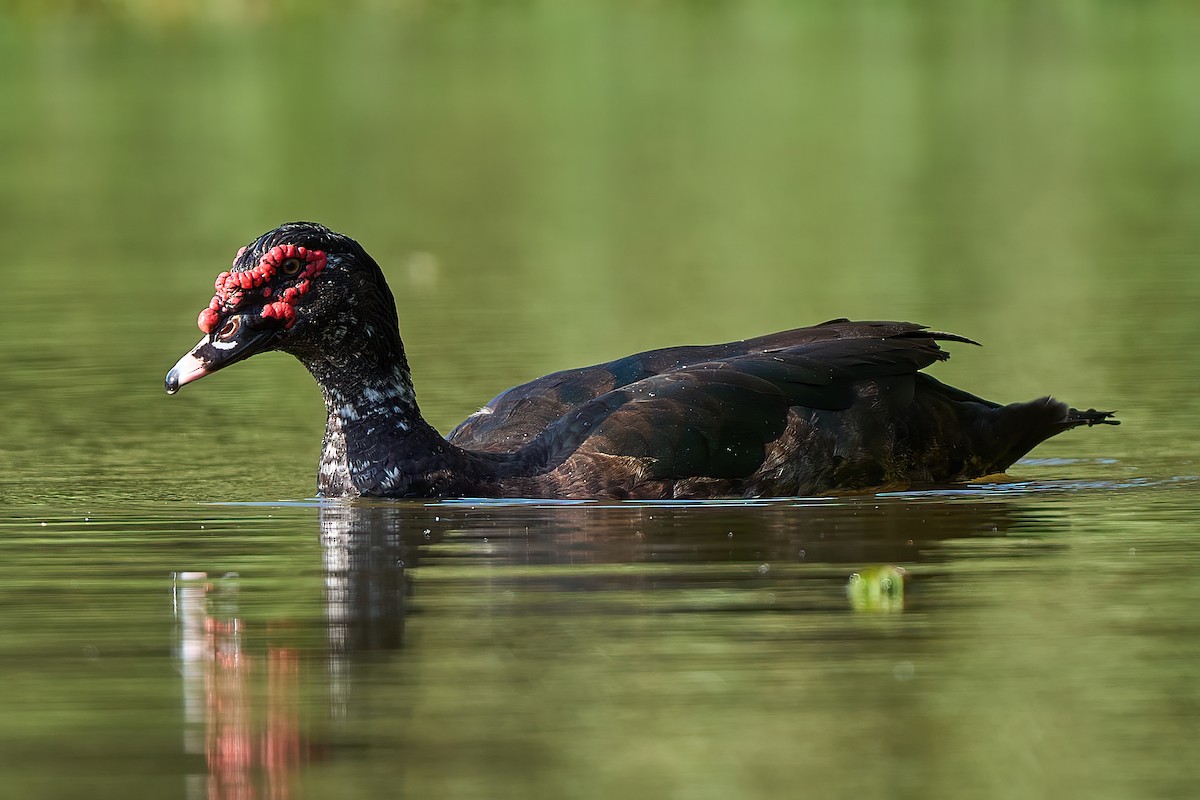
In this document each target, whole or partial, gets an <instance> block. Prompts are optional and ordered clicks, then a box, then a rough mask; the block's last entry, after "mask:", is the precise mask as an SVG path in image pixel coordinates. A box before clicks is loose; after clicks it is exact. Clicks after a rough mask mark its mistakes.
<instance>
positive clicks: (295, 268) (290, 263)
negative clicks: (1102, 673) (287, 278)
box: [279, 258, 303, 275]
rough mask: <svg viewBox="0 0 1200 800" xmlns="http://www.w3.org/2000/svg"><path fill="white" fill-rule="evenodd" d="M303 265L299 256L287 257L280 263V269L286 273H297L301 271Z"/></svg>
mask: <svg viewBox="0 0 1200 800" xmlns="http://www.w3.org/2000/svg"><path fill="white" fill-rule="evenodd" d="M302 266H303V264H301V263H300V259H298V258H285V259H284V260H283V263H282V264H280V265H279V271H280V272H282V273H283V274H284V275H295V274H296V273H297V272H299V271H300V268H301V267H302Z"/></svg>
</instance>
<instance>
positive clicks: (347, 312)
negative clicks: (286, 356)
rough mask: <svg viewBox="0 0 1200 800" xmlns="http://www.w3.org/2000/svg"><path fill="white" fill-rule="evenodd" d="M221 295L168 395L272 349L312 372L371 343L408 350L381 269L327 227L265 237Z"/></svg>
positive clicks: (222, 283)
mask: <svg viewBox="0 0 1200 800" xmlns="http://www.w3.org/2000/svg"><path fill="white" fill-rule="evenodd" d="M215 289H216V293H215V294H214V295H213V297H212V300H210V301H209V304H208V306H207V307H206V308H205V309H204V310H203V311H201V312H200V316H199V317H198V319H197V322H196V324H197V325H198V327H199V328H200V330H201V332H203V333H204V338H202V339H201V340H200V341H199V342H198V343H197V344H196V346H195V347H193V348H192V350H191V351H190V352H188V353H187V354H186V355H184V356H183V357H182V358H180V359H179V361H178V362H177V363H176V364H175V366H174V367H173V368H172V369H171V371H170V372H168V373H167V378H166V381H165V385H166V390H167V393H168V394H174V393H175V392H177V391H179V389H180V387H182V386H184V385H185V384H188V383H191V382H192V381H195V380H198V379H200V378H203V377H204V376H205V375H209V374H211V373H213V372H216V371H217V370H220V369H224V368H225V367H227V366H229V365H230V364H236V363H237V362H239V361H243V360H245V359H247V358H249V357H251V356H253V355H256V354H258V353H264V352H268V351H271V350H282V351H284V352H289V353H292V354H293V355H295V356H296V357H297V358H299V359H300V360H301V361H302V362H304V363H305V364H306V366H309V368H310V369H313V368H314V365H316V364H320V363H324V362H334V363H337V362H339V361H340V362H345V361H347V360H349V359H351V358H353V356H354V354H355V348H356V347H359V346H361V341H360V340H361V339H362V338H363V337H365V338H367V339H382V340H384V341H385V342H386V344H387V345H390V346H391V347H389V349H391V348H393V347H394V348H395V349H396V350H398V351H399V352H400V353H402V352H403V350H402V347H401V345H400V343H399V332H398V326H397V322H396V305H395V301H394V300H393V299H392V295H391V292H390V291H389V290H388V288H387V284H386V282H385V280H384V277H383V273H382V271H381V270H380V269H379V266H378V264H376V263H375V261H374V259H372V258H371V257H370V256H369V255H368V254H367V253H366V251H365V250H363V248H362V247H361V246H360V245H359V244H358V242H356V241H354V240H353V239H351V238H350V237H348V236H344V235H342V234H340V233H335V232H334V231H331V230H330V229H328V228H326V227H324V226H323V225H318V224H316V223H312V222H291V223H287V224H285V225H281V226H279V227H278V228H276V229H274V230H272V231H268V232H267V233H264V234H263V235H262V236H259V237H258V238H257V239H255V240H254V241H253V242H250V243H249V244H247V245H246V246H245V247H243V248H241V249H240V250H238V252H237V255H236V256H235V257H234V259H233V265H232V268H231V269H230V270H229V271H226V272H222V273H221V274H220V275H218V276H217V280H216V283H215ZM393 338H394V342H393V341H391V340H392V339H393Z"/></svg>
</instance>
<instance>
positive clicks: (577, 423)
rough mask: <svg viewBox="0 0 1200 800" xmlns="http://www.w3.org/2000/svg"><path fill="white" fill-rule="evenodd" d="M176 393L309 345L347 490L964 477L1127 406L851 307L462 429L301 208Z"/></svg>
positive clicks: (647, 366)
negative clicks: (982, 383)
mask: <svg viewBox="0 0 1200 800" xmlns="http://www.w3.org/2000/svg"><path fill="white" fill-rule="evenodd" d="M215 286H216V294H215V295H214V296H213V298H212V300H211V301H210V302H209V305H208V307H206V308H205V309H204V310H203V311H202V312H201V314H200V317H199V319H198V325H199V327H200V329H201V331H202V332H203V333H204V338H202V339H201V340H200V342H199V343H198V344H197V345H196V346H195V347H194V348H193V349H192V350H191V352H189V353H188V354H186V355H184V356H183V357H182V358H180V359H179V362H178V363H177V364H176V365H175V367H174V368H173V369H172V370H171V371H170V372H169V373H168V375H167V379H166V386H167V391H168V392H170V393H174V392H176V391H178V390H179V388H180V387H181V386H183V385H184V384H187V383H190V382H191V381H194V380H197V379H198V378H201V377H204V376H205V375H208V374H210V373H212V372H215V371H217V370H219V369H222V368H224V367H226V366H229V365H230V364H234V363H237V362H238V361H241V360H244V359H246V358H249V357H250V356H253V355H255V354H256V353H260V352H265V351H269V350H281V351H284V352H287V353H291V354H292V355H294V356H295V357H296V358H297V359H299V360H300V362H301V363H302V364H304V366H305V367H306V368H307V369H308V371H309V372H310V373H311V374H312V376H313V378H314V379H315V380H316V382H317V384H318V385H319V386H320V389H321V393H322V395H323V397H324V400H325V408H326V412H327V415H328V419H327V422H326V427H325V442H324V448H323V450H322V455H321V463H320V466H319V470H318V480H317V482H318V488H319V490H320V492H321V494H323V495H325V496H329V497H360V496H374V497H427V498H437V497H463V496H475V497H561V498H609V499H623V498H645V499H669V498H697V499H699V498H713V497H768V496H796V495H812V494H819V493H828V492H831V491H862V490H869V489H872V488H875V487H880V486H889V487H896V486H911V485H914V484H948V483H957V482H961V481H967V480H971V479H974V478H978V477H981V476H984V475H988V474H992V473H998V472H1002V471H1004V470H1005V469H1007V468H1008V467H1009V466H1010V465H1011V464H1013V463H1014V462H1015V461H1016V460H1017V459H1018V458H1020V457H1021V456H1022V455H1024V454H1025V453H1027V452H1028V451H1029V450H1030V449H1032V448H1033V447H1035V446H1036V445H1037V444H1038V443H1040V442H1042V441H1043V440H1045V439H1047V438H1049V437H1051V436H1054V435H1056V434H1058V433H1061V432H1062V431H1065V430H1069V429H1071V428H1075V427H1079V426H1092V425H1095V424H1102V423H1103V424H1117V422H1116V420H1114V419H1112V418H1111V416H1112V415H1111V413H1109V412H1104V411H1095V410H1093V409H1089V410H1087V411H1078V410H1076V409H1073V408H1069V407H1068V406H1066V405H1065V404H1063V403H1060V402H1058V401H1056V400H1052V399H1051V398H1049V397H1043V398H1040V399H1038V400H1032V401H1029V402H1025V403H1013V404H1010V405H1001V404H998V403H994V402H991V401H989V400H984V399H982V398H980V397H976V396H974V395H972V394H969V393H967V392H964V391H962V390H960V389H955V388H953V387H950V386H946V385H944V384H942V383H940V382H938V381H937V380H935V379H933V378H932V377H930V376H929V375H927V374H926V373H924V372H923V371H922V370H923V369H924V368H926V367H928V366H930V365H932V364H934V363H936V362H938V361H941V360H944V359H945V358H947V357H948V354H947V353H946V352H945V351H944V350H942V349H941V347H940V346H939V342H945V341H952V342H965V343H971V342H970V340H969V339H965V338H963V337H961V336H956V335H954V334H949V333H938V332H934V331H929V330H927V329H925V328H924V327H923V326H920V325H914V324H912V323H907V322H851V321H849V320H844V319H839V320H831V321H830V322H826V323H822V324H821V325H815V326H812V327H808V328H798V329H795V330H790V331H784V332H781V333H775V334H769V335H766V336H759V337H756V338H753V339H746V340H743V341H739V342H729V343H726V344H719V345H709V346H689V347H673V348H667V349H664V350H653V351H648V352H645V353H639V354H636V355H633V356H628V357H626V358H622V359H619V360H617V361H613V362H609V363H606V364H597V365H594V366H591V367H584V368H580V369H573V370H566V371H563V372H556V373H553V374H551V375H547V376H545V377H542V378H538V379H537V380H534V381H531V382H530V383H527V384H524V385H521V386H517V387H514V388H512V389H509V390H507V391H505V392H502V393H501V394H499V395H497V396H496V397H495V398H494V399H493V400H492V401H491V402H489V403H488V404H487V405H486V406H484V408H483V409H482V410H481V411H480V412H478V413H476V414H473V415H471V417H469V418H468V419H467V420H466V421H464V422H463V423H462V424H460V425H459V426H458V427H457V428H455V429H454V430H453V431H451V433H450V434H449V435H448V436H447V437H445V438H443V437H442V436H441V435H440V434H439V433H438V432H437V431H436V430H434V429H433V427H431V426H430V425H429V424H428V423H427V422H426V421H425V420H424V418H423V417H422V416H421V412H420V408H419V407H418V405H417V399H416V394H415V393H414V391H413V382H412V377H411V375H410V372H409V366H408V360H407V358H406V357H405V353H404V345H403V342H402V341H401V339H400V329H399V321H398V318H397V314H396V304H395V301H394V299H393V297H392V293H391V291H390V290H389V289H388V286H387V282H386V281H385V279H384V276H383V272H382V271H381V270H380V268H379V265H378V264H377V263H376V262H375V260H374V259H373V258H371V256H370V255H368V254H367V253H366V251H365V250H364V249H363V248H362V247H361V246H360V245H359V244H358V243H357V242H355V241H354V240H353V239H351V238H349V237H347V236H344V235H342V234H338V233H335V232H333V231H331V230H329V229H328V228H325V227H323V226H321V225H317V224H314V223H305V222H296V223H288V224H286V225H282V226H280V227H279V228H276V229H275V230H273V231H269V232H267V233H265V234H263V235H262V236H260V237H258V238H257V239H256V240H254V241H253V242H251V243H250V244H248V245H247V246H246V247H243V248H242V249H241V250H239V251H238V254H237V256H236V257H235V259H234V263H233V267H232V269H231V270H229V271H227V272H223V273H221V275H219V276H218V278H217V281H216V284H215Z"/></svg>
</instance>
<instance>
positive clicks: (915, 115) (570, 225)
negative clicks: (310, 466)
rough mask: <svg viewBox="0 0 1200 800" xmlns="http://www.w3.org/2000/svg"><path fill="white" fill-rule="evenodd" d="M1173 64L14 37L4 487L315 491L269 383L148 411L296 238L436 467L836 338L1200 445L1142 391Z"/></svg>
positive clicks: (679, 47) (1176, 265)
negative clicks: (251, 421) (479, 420)
mask: <svg viewBox="0 0 1200 800" xmlns="http://www.w3.org/2000/svg"><path fill="white" fill-rule="evenodd" d="M1197 41H1200V8H1197V6H1195V4H1192V3H1183V2H1179V3H1164V2H1159V3H1107V2H1065V3H1001V2H953V3H932V4H929V3H891V2H878V3H845V4H844V3H795V2H772V1H771V0H762V1H759V2H745V3H732V2H728V3H727V2H706V3H690V4H688V3H633V2H628V3H609V4H601V3H555V2H545V3H536V2H530V3H458V2H455V3H440V2H428V3H398V4H385V3H379V4H372V3H350V4H347V5H346V6H345V7H344V8H339V9H337V10H336V11H335V10H331V9H327V8H326V7H325V6H324V5H323V4H317V3H300V2H295V3H271V2H233V1H232V0H230V1H229V2H211V3H184V2H132V1H131V2H112V3H90V4H79V3H41V2H39V3H17V4H16V5H15V6H12V5H11V3H10V7H9V8H8V10H7V12H5V13H3V14H0V98H2V100H3V108H4V113H3V114H0V209H2V211H0V236H2V237H3V241H4V242H5V245H6V251H7V252H6V257H5V259H4V261H5V267H4V269H5V275H6V278H5V299H6V301H7V302H6V306H7V311H6V313H5V315H4V316H3V317H2V318H0V358H3V361H4V364H5V366H6V370H5V378H4V380H5V383H6V384H7V388H8V391H5V392H3V394H2V395H0V415H2V416H3V417H4V418H6V419H7V421H8V423H7V424H8V425H9V426H10V429H11V430H14V431H16V434H17V435H16V437H15V441H14V438H13V437H12V436H10V437H9V440H10V447H9V450H8V452H7V453H6V456H5V458H6V461H8V460H10V459H13V458H17V459H18V460H19V461H20V469H14V468H15V467H16V466H17V465H14V464H13V463H12V462H11V461H9V463H8V464H7V465H6V466H8V467H9V469H8V470H6V472H7V475H6V477H5V479H4V480H5V481H6V483H7V485H8V487H9V491H21V489H20V488H19V486H20V485H21V484H22V483H23V482H24V481H25V479H26V478H28V477H30V476H32V477H33V478H34V481H35V483H36V484H37V485H41V486H45V485H46V481H47V480H53V473H54V472H55V470H57V469H60V468H61V465H63V464H64V463H76V464H77V465H78V469H77V470H75V472H76V473H80V472H82V473H88V472H89V471H90V469H89V468H92V467H95V466H96V462H97V460H98V461H99V462H100V466H101V472H102V474H100V475H97V478H103V480H101V481H99V483H101V484H102V483H104V482H105V481H112V480H113V479H114V478H118V479H119V478H120V477H122V476H125V477H136V475H135V473H137V472H138V471H139V470H140V469H141V468H144V467H146V466H147V465H151V466H152V467H153V468H152V469H151V470H150V474H149V475H147V476H145V477H147V478H149V479H150V481H151V483H153V482H154V481H155V480H157V479H158V478H160V477H161V476H162V475H163V470H172V471H174V470H176V469H179V468H185V469H186V468H187V467H188V466H189V464H187V463H183V464H180V463H178V461H179V456H180V455H189V456H190V457H200V456H199V453H198V452H197V451H196V450H195V448H194V447H193V446H191V445H190V444H189V442H188V440H187V439H186V438H184V437H186V436H188V435H189V434H194V435H196V436H198V437H200V438H203V435H204V431H205V429H209V430H211V429H213V428H214V427H216V428H219V429H221V430H228V431H230V434H229V435H230V436H231V437H236V438H239V439H243V440H244V441H245V444H246V447H245V451H246V453H247V455H246V456H245V457H246V458H247V459H248V463H247V467H248V468H249V470H248V471H255V472H258V473H260V474H262V475H264V478H263V480H264V481H267V482H268V484H269V487H270V489H271V490H272V491H278V492H281V493H283V494H284V495H287V496H297V495H304V494H305V493H307V492H310V491H311V486H312V482H311V476H309V475H304V476H302V477H301V476H297V475H296V473H295V470H294V469H292V465H291V464H289V465H288V468H289V472H288V474H287V475H272V471H271V468H270V464H269V463H266V462H262V461H260V460H257V459H256V457H255V456H254V455H253V452H254V451H255V450H256V448H257V449H261V448H262V447H265V446H266V443H267V440H270V441H274V442H278V441H279V440H280V439H283V440H285V441H286V442H287V444H288V445H289V446H293V445H294V447H295V449H296V452H297V453H298V454H299V455H298V459H299V460H300V461H301V463H304V462H305V461H306V460H309V461H310V462H315V456H316V451H317V446H318V442H317V440H318V439H319V432H320V428H321V424H320V421H321V418H322V417H321V411H322V410H321V408H320V404H319V402H318V398H317V393H316V391H315V390H314V389H313V388H312V387H311V386H310V385H309V379H308V377H307V375H305V374H304V373H303V371H302V370H301V369H300V368H299V367H298V366H296V365H295V364H292V363H289V362H288V360H287V359H285V358H284V357H282V356H275V357H269V358H265V359H260V360H259V361H258V362H256V363H255V365H254V367H253V368H251V367H241V368H239V369H238V370H237V371H236V372H230V373H226V374H223V375H222V376H220V377H219V378H216V379H213V380H210V381H206V382H205V383H204V384H201V385H199V386H197V387H189V390H188V391H187V392H185V393H184V394H183V395H182V396H181V397H180V398H176V399H172V400H170V401H168V400H166V399H165V398H163V397H161V396H160V391H161V390H160V383H161V377H162V375H161V373H164V372H165V371H166V369H167V368H168V367H169V366H170V365H171V364H172V363H174V360H175V358H176V357H177V355H178V354H180V353H182V352H183V351H184V350H185V349H186V348H188V347H189V346H190V345H191V344H192V343H193V341H194V339H195V338H197V333H196V331H195V327H194V325H193V319H194V316H195V313H196V312H197V311H198V309H199V308H201V307H202V306H203V304H204V302H205V300H206V299H207V298H208V296H209V292H210V290H209V285H210V281H211V279H212V277H213V276H214V275H215V274H216V273H217V272H218V271H220V269H222V268H223V267H224V265H225V264H227V262H228V260H229V258H231V257H232V255H233V253H234V251H235V250H236V249H237V248H238V246H240V245H241V244H243V243H245V242H246V241H248V240H249V239H251V238H253V237H254V236H256V235H257V234H259V233H261V232H262V231H264V230H268V229H270V228H272V227H274V226H275V225H276V224H278V223H280V222H282V221H285V220H292V219H312V220H317V221H320V222H323V223H325V224H328V225H330V226H331V227H334V228H336V229H339V230H342V231H344V232H346V233H349V234H350V235H352V236H354V237H356V238H358V239H359V240H360V241H362V242H363V243H364V245H365V246H366V247H367V249H368V250H369V251H370V252H372V253H373V254H374V255H375V256H376V257H377V259H378V260H379V261H380V262H381V263H382V264H383V265H384V267H385V270H386V271H387V273H388V275H389V277H390V279H391V281H392V284H393V287H394V289H395V291H396V293H397V296H398V300H399V304H400V307H401V314H402V328H403V330H404V333H405V337H406V342H407V344H408V346H409V349H410V351H411V356H412V361H413V366H414V371H415V373H416V381H417V387H418V392H419V396H420V399H421V401H422V405H423V407H424V409H425V411H426V413H427V414H428V416H429V417H430V418H431V419H432V421H433V422H434V423H435V424H436V425H438V426H439V427H441V428H442V429H443V430H444V429H447V428H448V427H449V426H451V425H453V424H454V423H455V422H457V421H458V420H460V419H461V418H462V417H463V416H465V415H466V414H467V413H470V412H471V411H472V410H474V408H476V407H478V406H479V405H480V404H482V403H483V402H484V401H485V400H487V399H488V398H489V397H491V396H492V395H493V394H495V393H496V392H497V391H499V390H500V389H502V388H504V387H506V386H508V385H510V384H512V383H515V382H518V381H521V380H524V379H527V378H531V377H534V376H536V375H539V374H542V373H544V372H546V371H550V370H553V369H559V368H564V367H568V366H574V365H579V364H583V363H588V362H593V361H597V360H606V359H608V358H612V357H617V356H620V355H623V354H625V353H627V352H631V351H634V350H637V349H645V348H650V347H656V346H664V345H667V344H676V343H687V342H691V343H700V342H711V341H719V340H727V339H734V338H743V337H745V336H749V335H754V334H759V333H763V332H767V331H770V330H775V329H782V328H787V327H795V326H797V325H802V324H811V323H814V322H818V321H821V320H823V319H827V318H830V317H835V316H842V315H846V316H851V317H867V318H902V319H913V320H916V321H920V322H923V323H926V324H929V325H931V326H935V327H939V328H944V329H947V330H952V331H956V332H959V333H963V334H966V335H968V336H971V337H974V338H976V339H978V340H980V341H983V342H984V343H986V344H987V345H988V349H987V350H984V351H973V350H970V351H967V349H966V348H956V351H957V355H958V356H959V357H958V358H957V359H956V360H955V361H953V362H951V364H949V365H947V366H946V367H940V368H939V371H938V374H939V375H940V376H941V377H943V378H944V379H947V380H951V381H956V382H959V383H962V384H966V385H967V386H968V388H970V389H972V390H974V391H977V392H980V393H982V394H985V395H989V396H993V397H995V398H996V399H999V400H1004V401H1011V400H1017V399H1024V398H1027V397H1031V396H1035V395H1038V394H1041V393H1047V392H1054V393H1056V394H1060V395H1063V396H1065V397H1066V398H1067V399H1068V400H1070V401H1071V402H1074V403H1081V404H1083V405H1085V406H1086V405H1093V404H1099V405H1101V406H1105V405H1116V406H1118V407H1120V408H1121V409H1122V410H1124V409H1126V408H1132V407H1135V406H1136V407H1137V409H1138V410H1139V413H1154V412H1155V410H1156V409H1157V410H1163V411H1166V409H1167V408H1169V407H1171V406H1173V405H1174V404H1176V403H1177V402H1184V403H1186V404H1187V405H1188V407H1189V410H1190V411H1194V410H1195V401H1194V400H1193V398H1192V395H1191V393H1190V392H1188V393H1187V394H1186V396H1184V397H1182V398H1181V397H1177V396H1170V397H1166V396H1164V394H1163V393H1162V392H1159V391H1152V384H1159V385H1161V383H1162V382H1163V381H1172V380H1175V379H1177V378H1179V377H1180V372H1181V369H1187V370H1191V369H1192V368H1194V366H1195V363H1196V362H1195V359H1194V357H1192V356H1191V351H1190V349H1185V348H1174V347H1172V346H1171V343H1181V342H1183V341H1185V340H1187V339H1188V338H1190V336H1192V335H1194V334H1195V332H1196V327H1197V322H1196V320H1197V315H1196V314H1194V313H1192V312H1191V305H1192V302H1193V300H1194V298H1195V297H1196V295H1197V281H1198V280H1200V279H1198V278H1197V277H1196V271H1195V269H1194V266H1195V263H1194V262H1195V261H1196V257H1197V253H1200V225H1198V224H1197V223H1198V222H1200V145H1198V142H1200V77H1198V76H1200V48H1197V47H1196V46H1195V44H1196V42H1197ZM1143 370H1149V371H1150V372H1151V373H1152V374H1154V375H1155V376H1156V377H1155V378H1154V379H1153V380H1150V381H1148V380H1144V379H1134V380H1131V375H1132V374H1135V373H1140V372H1141V371H1143ZM1131 384H1132V385H1131ZM1167 394H1170V393H1167ZM246 405H254V406H259V405H265V406H266V407H268V408H271V409H273V410H275V411H277V412H278V414H277V415H276V419H274V420H272V422H271V423H270V424H269V425H263V426H260V427H261V430H259V431H249V430H246V428H245V426H239V425H238V423H237V419H238V415H239V414H240V413H241V412H242V409H243V408H244V407H245V406H246ZM38 431H42V432H43V433H44V434H45V435H38V433H37V432H38ZM1123 433H1124V431H1123ZM97 437H101V438H99V439H98V438H97ZM113 437H117V438H119V439H120V440H121V441H122V442H123V443H124V444H127V445H128V446H129V448H130V449H126V450H124V451H123V452H122V453H113V452H112V448H111V444H112V438H113ZM1170 441H1173V439H1170V438H1168V441H1164V442H1162V443H1161V445H1162V446H1170ZM89 442H90V444H89ZM170 442H173V443H174V444H173V445H171V446H168V443H170ZM1156 446H1159V443H1156ZM126 456H128V458H126ZM310 456H311V457H312V458H311V459H309V457H310ZM184 460H185V462H186V460H187V459H184ZM39 465H46V466H49V467H53V468H54V469H45V470H39V469H38V467H39ZM209 466H211V465H209ZM30 468H32V469H33V472H32V473H30V472H29V470H30ZM113 469H115V470H116V472H115V473H114V472H113V471H112V470H113ZM206 474H208V475H210V476H211V472H209V473H206ZM14 476H16V477H14ZM22 476H24V477H22ZM191 477H192V478H198V476H195V475H193V476H191ZM14 481H16V483H17V484H18V486H13V483H14ZM232 488H233V487H232V486H231V485H229V484H220V483H219V484H218V485H216V486H214V487H213V488H212V489H211V491H212V492H214V493H218V494H225V493H227V492H228V491H231V490H232ZM98 489H99V490H102V489H103V487H102V486H97V485H89V490H98ZM147 490H148V491H153V490H151V489H149V488H147ZM159 491H162V492H166V491H167V489H166V488H165V487H162V488H160V489H159Z"/></svg>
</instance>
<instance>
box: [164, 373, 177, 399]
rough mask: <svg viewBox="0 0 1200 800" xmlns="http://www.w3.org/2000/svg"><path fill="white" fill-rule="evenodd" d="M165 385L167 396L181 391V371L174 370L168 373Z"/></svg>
mask: <svg viewBox="0 0 1200 800" xmlns="http://www.w3.org/2000/svg"><path fill="white" fill-rule="evenodd" d="M163 385H164V386H165V387H166V389H167V394H175V393H176V392H178V391H179V370H178V369H173V370H171V371H170V372H168V373H167V379H166V380H165V381H163Z"/></svg>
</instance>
